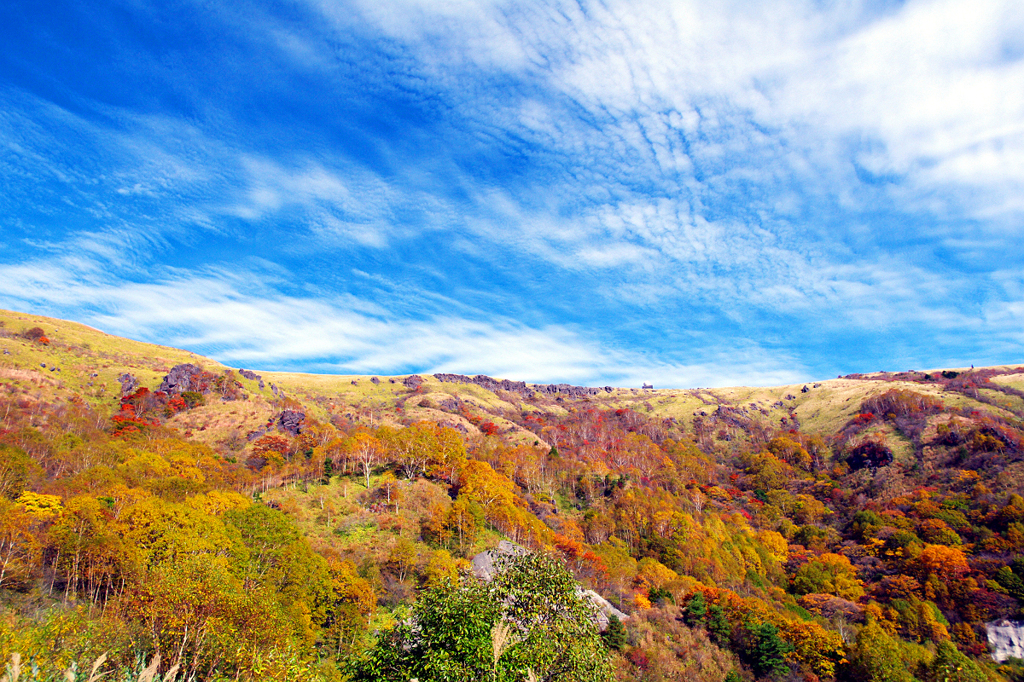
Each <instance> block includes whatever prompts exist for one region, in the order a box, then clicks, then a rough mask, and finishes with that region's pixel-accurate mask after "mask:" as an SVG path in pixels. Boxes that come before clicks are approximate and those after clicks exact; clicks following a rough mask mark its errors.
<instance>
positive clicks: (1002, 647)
mask: <svg viewBox="0 0 1024 682" xmlns="http://www.w3.org/2000/svg"><path fill="white" fill-rule="evenodd" d="M985 630H986V631H987V632H988V644H989V646H990V647H991V648H992V658H993V659H995V660H996V662H997V663H1002V662H1003V661H1005V660H1006V659H1008V658H1024V623H1021V622H1015V621H1011V620H1000V621H993V622H991V623H985Z"/></svg>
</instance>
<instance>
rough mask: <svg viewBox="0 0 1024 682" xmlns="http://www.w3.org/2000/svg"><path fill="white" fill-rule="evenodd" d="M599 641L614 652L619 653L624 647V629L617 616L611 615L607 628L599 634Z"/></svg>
mask: <svg viewBox="0 0 1024 682" xmlns="http://www.w3.org/2000/svg"><path fill="white" fill-rule="evenodd" d="M601 639H603V640H604V644H605V646H607V647H608V648H609V649H612V650H614V651H620V650H621V649H622V647H624V646H625V645H626V628H625V627H623V625H622V621H621V620H619V617H618V616H616V615H614V614H613V615H612V616H611V617H610V618H609V619H608V628H607V629H606V630H605V631H604V632H603V633H602V634H601Z"/></svg>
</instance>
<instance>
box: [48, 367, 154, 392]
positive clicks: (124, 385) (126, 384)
mask: <svg viewBox="0 0 1024 682" xmlns="http://www.w3.org/2000/svg"><path fill="white" fill-rule="evenodd" d="M43 367H46V365H45V364H44V365H43ZM117 380H118V381H120V382H121V395H122V396H126V395H131V394H132V393H135V391H137V390H139V380H138V379H136V378H135V377H133V376H132V375H131V374H129V373H128V372H125V373H124V374H122V375H120V376H118V377H117Z"/></svg>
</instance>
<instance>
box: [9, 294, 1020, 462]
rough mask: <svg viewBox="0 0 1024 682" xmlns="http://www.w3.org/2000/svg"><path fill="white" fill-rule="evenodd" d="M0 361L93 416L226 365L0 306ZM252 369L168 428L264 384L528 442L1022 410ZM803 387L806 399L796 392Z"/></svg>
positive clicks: (323, 411) (849, 390) (214, 420)
mask: <svg viewBox="0 0 1024 682" xmlns="http://www.w3.org/2000/svg"><path fill="white" fill-rule="evenodd" d="M32 327H41V328H42V329H43V330H44V332H45V333H46V334H47V336H48V337H49V339H50V344H49V345H42V344H39V343H35V342H32V341H29V340H27V339H25V338H22V336H21V335H22V334H23V333H24V332H25V331H26V330H27V329H30V328H32ZM0 353H2V354H0V384H6V385H16V386H20V387H21V390H22V391H23V392H24V393H26V394H30V395H31V396H32V397H34V398H35V399H40V400H42V399H49V398H53V397H62V398H65V399H66V398H69V397H70V396H71V395H75V394H77V395H78V396H80V397H82V398H83V399H85V400H86V401H88V402H89V403H90V404H91V405H92V406H93V407H94V408H96V409H98V410H99V411H100V412H101V413H109V412H111V411H113V410H115V409H116V407H117V400H118V398H119V397H120V383H119V382H118V379H117V377H118V375H120V374H122V373H124V372H128V373H131V374H132V375H134V376H135V377H137V378H138V379H139V381H140V382H141V384H142V385H143V386H146V387H149V388H151V389H152V388H156V386H158V385H159V384H160V382H161V380H162V379H163V377H164V375H165V374H166V373H167V372H168V370H170V368H171V367H173V366H174V365H177V364H181V363H193V364H196V365H199V366H200V367H203V368H204V369H206V370H208V371H211V372H215V373H220V372H223V371H225V370H226V369H228V368H227V367H226V366H225V365H223V364H221V363H219V362H217V361H215V360H211V359H209V358H206V357H202V356H199V355H197V354H195V353H192V352H189V351H187V350H182V349H177V348H171V347H168V346H161V345H155V344H149V343H143V342H140V341H133V340H131V339H126V338H121V337H117V336H113V335H110V334H106V333H104V332H102V331H99V330H97V329H94V328H92V327H89V326H86V325H83V324H78V323H75V322H70V321H67V320H60V319H54V318H48V317H42V316H38V315H31V314H27V313H20V312H14V311H7V310H0ZM254 371H256V372H258V373H259V374H260V375H261V376H262V377H263V380H264V384H265V386H264V388H263V389H262V390H261V389H260V388H259V386H258V384H257V382H255V381H251V380H248V379H243V378H240V381H241V382H242V384H243V385H244V387H245V391H246V399H245V400H242V401H233V402H230V403H219V402H218V403H216V404H210V405H207V406H204V407H202V408H199V409H196V410H192V411H190V412H188V413H187V414H182V415H179V416H177V417H175V419H174V420H172V422H171V423H170V425H171V426H174V427H175V428H178V429H179V430H181V431H185V432H188V433H190V434H191V435H192V437H195V438H197V439H199V440H204V441H210V442H211V444H213V443H214V442H216V441H217V440H222V439H224V438H226V437H230V435H231V432H232V431H234V432H235V433H245V432H247V431H250V430H252V429H254V428H256V427H258V426H259V425H260V424H263V423H266V421H267V419H270V418H271V417H272V416H273V415H274V414H276V413H277V412H278V411H280V409H282V405H283V404H284V403H286V402H287V400H285V399H282V398H281V397H280V394H278V395H275V394H274V393H273V392H272V390H271V388H270V387H271V385H272V384H273V385H274V386H276V387H277V388H278V389H280V390H282V391H283V392H284V395H285V396H287V398H288V399H293V400H294V401H296V402H297V403H298V404H299V405H301V406H302V408H303V409H305V410H306V411H307V413H310V414H311V415H313V416H315V417H317V418H318V419H329V418H330V417H331V416H333V415H341V416H344V417H346V418H348V419H351V420H354V421H358V422H361V423H367V424H369V425H379V424H382V423H398V422H400V421H410V420H411V421H415V420H418V419H425V420H430V421H437V422H443V423H448V424H451V425H460V426H462V427H463V428H464V429H466V430H467V431H471V432H472V431H475V430H476V427H474V426H473V424H472V423H471V422H470V419H469V418H473V419H475V420H476V421H479V419H486V420H487V421H492V422H494V423H495V424H496V425H497V426H498V427H499V428H500V429H502V430H503V431H506V430H507V431H509V433H510V434H511V435H512V436H513V437H514V438H516V437H518V438H521V439H523V440H524V441H526V440H528V441H530V442H532V441H533V440H536V436H535V435H534V434H532V433H530V432H528V431H525V430H523V429H521V428H519V427H518V426H516V425H515V424H514V423H513V421H512V420H513V419H515V418H516V417H518V416H519V415H521V414H523V413H524V412H538V411H543V412H548V413H556V414H565V413H566V411H567V410H581V409H617V408H622V407H628V408H631V409H634V410H637V411H639V412H642V413H645V414H647V415H649V416H651V417H657V418H672V419H675V420H676V421H677V422H679V423H681V424H685V425H686V426H687V428H690V427H692V424H693V421H694V419H695V418H696V417H701V416H702V413H703V415H711V414H713V413H714V412H715V411H716V410H717V409H718V408H719V406H725V407H728V408H735V409H740V410H744V414H746V415H748V416H749V417H750V418H751V419H753V420H755V421H760V422H762V423H764V424H765V425H766V426H771V427H774V428H778V427H779V426H780V424H782V422H781V420H782V419H790V418H791V416H792V415H795V416H796V418H797V420H798V421H799V424H800V428H801V429H802V430H803V431H805V432H808V433H835V432H836V431H837V430H838V429H839V428H840V427H842V425H843V424H845V423H846V422H847V421H848V420H849V419H851V418H852V417H853V416H855V415H856V414H857V413H858V412H859V410H860V405H861V403H862V402H863V401H864V400H865V399H867V398H869V397H871V396H873V395H877V394H879V393H882V392H885V391H888V390H890V389H893V388H905V389H909V390H913V391H916V392H918V393H924V394H927V395H931V396H934V397H937V398H940V399H941V400H942V401H943V402H945V403H946V404H947V405H948V406H950V407H969V408H971V409H979V408H983V409H985V410H987V411H989V412H997V413H999V412H1002V413H1003V416H1012V412H1013V411H1016V412H1020V411H1021V410H1024V401H1022V400H1021V399H1019V398H1016V397H1014V396H1007V395H1005V394H998V393H996V392H995V391H985V395H987V394H988V393H991V394H992V395H991V396H989V397H990V398H992V399H994V400H995V402H996V403H997V406H993V405H982V404H981V403H979V402H977V401H974V400H973V399H971V398H968V397H966V396H964V395H962V394H959V393H952V392H949V391H944V390H943V386H942V385H941V384H939V383H935V384H928V383H917V382H901V381H876V380H870V379H867V378H840V379H829V380H823V381H817V382H813V381H812V382H808V383H807V384H792V385H788V386H770V387H743V386H737V387H729V388H715V389H657V390H650V389H648V390H641V389H635V388H618V389H615V390H613V391H612V392H610V393H604V392H602V393H601V394H599V395H597V396H590V397H587V398H583V399H579V400H570V399H568V398H565V399H563V400H557V399H556V397H554V396H548V395H543V396H538V397H535V398H533V399H526V398H524V397H523V396H520V395H518V394H513V393H508V392H506V391H500V390H499V391H497V392H493V391H490V390H488V389H485V388H483V387H480V386H477V385H475V384H457V383H442V382H440V381H438V380H437V379H435V378H434V377H433V376H431V375H427V374H424V375H421V376H422V379H423V380H424V383H423V387H422V389H421V390H420V391H418V392H417V393H416V394H415V395H413V394H412V392H411V391H410V389H409V388H408V387H406V386H405V385H404V383H403V380H404V379H405V378H406V377H405V376H397V377H395V376H391V377H389V376H378V377H377V381H376V382H374V381H371V377H368V376H355V375H329V374H305V373H298V372H274V371H264V370H259V369H255V370H254ZM993 381H997V382H1000V383H1003V384H1004V385H1007V386H1011V387H1014V388H1024V373H1016V374H1007V375H1003V376H999V377H996V378H995V379H993ZM805 386H806V388H807V390H806V391H804V390H802V389H804V387H805ZM983 390H984V389H983ZM450 399H457V401H458V402H459V403H460V409H459V410H452V409H441V407H440V406H441V405H442V404H443V403H445V402H446V401H449V400H450ZM1004 403H1005V405H1004ZM999 406H1004V408H1005V409H1002V410H1001V409H1000V407H999ZM467 417H468V418H467Z"/></svg>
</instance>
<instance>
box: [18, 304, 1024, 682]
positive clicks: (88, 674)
mask: <svg viewBox="0 0 1024 682" xmlns="http://www.w3.org/2000/svg"><path fill="white" fill-rule="evenodd" d="M0 414H2V415H3V421H2V423H0V661H4V662H6V665H7V668H6V672H5V678H4V679H8V680H14V679H19V676H20V679H39V680H50V679H53V680H56V679H62V680H63V679H71V680H77V679H82V680H86V679H89V680H93V679H98V678H96V677H95V676H96V675H100V674H104V675H106V676H105V677H103V679H117V680H136V679H156V677H157V676H159V677H160V679H165V680H168V681H169V680H228V679H231V680H237V679H245V680H263V679H274V680H325V681H326V680H409V679H416V680H419V682H427V681H428V680H477V679H481V680H483V679H487V680H502V681H510V682H511V681H519V680H528V679H534V680H567V681H570V682H571V681H573V680H580V681H589V680H594V681H598V680H600V681H604V680H650V681H655V680H678V679H686V680H707V681H709V682H721V681H722V680H729V682H736V681H738V680H754V679H776V680H790V679H791V680H809V681H810V680H906V681H908V682H909V681H911V680H914V679H918V680H929V681H930V680H1024V662H1022V661H1021V660H1020V658H1019V657H1020V656H1021V655H1024V649H1022V648H1021V645H1020V643H1019V642H1020V639H1019V631H1018V630H1017V629H1016V628H1017V626H1016V625H1015V623H1016V619H1018V618H1019V617H1020V616H1021V615H1022V611H1021V609H1022V606H1024V497H1022V495H1024V366H1021V367H1017V366H1002V367H979V368H973V367H970V368H955V367H951V368H934V369H924V368H922V369H920V370H906V371H900V372H876V373H871V374H851V375H847V376H843V377H838V378H833V379H821V380H819V381H811V382H808V383H806V384H796V385H790V386H776V387H733V388H713V389H705V388H693V389H665V388H660V387H658V386H657V385H655V387H654V388H640V387H626V388H623V387H578V386H569V385H564V384H558V385H552V384H544V385H540V384H527V383H524V382H519V381H515V380H514V379H504V378H491V377H483V376H474V377H470V376H463V375H456V374H419V375H409V376H333V375H316V374H298V373H284V372H270V371H263V370H260V369H257V368H232V367H226V366H224V365H221V364H220V363H218V362H215V361H213V360H210V359H208V358H205V357H201V356H199V355H196V354H194V353H191V352H188V351H186V350H179V349H174V348H170V347H166V346H157V345H152V344H146V343H141V342H136V341H132V340H129V339H123V338H118V337H114V336H110V335H107V334H104V333H102V332H100V331H98V330H95V329H92V328H90V327H87V326H84V325H81V324H77V323H75V322H71V321H65V320H57V319H51V318H44V317H39V316H35V315H30V314H27V313H19V312H11V311H0ZM499 547H501V548H505V549H504V550H502V551H498V548H499ZM508 548H511V549H508ZM484 552H490V553H491V554H489V555H488V556H490V557H492V558H493V559H494V560H495V561H496V565H497V567H498V568H497V572H496V574H495V575H493V576H490V577H489V578H488V579H487V580H483V579H481V578H480V577H479V574H478V572H475V571H474V563H473V562H474V560H475V559H476V558H478V557H480V556H481V555H482V553H484ZM586 591H593V592H594V593H596V594H597V595H600V596H601V597H602V598H603V600H607V603H609V604H610V605H611V606H612V607H614V610H615V613H616V614H618V615H616V617H614V618H611V619H609V618H607V617H602V618H598V617H596V614H595V609H594V603H595V602H594V601H592V600H589V599H587V598H585V596H584V595H585V594H586ZM609 612H610V611H609ZM619 616H621V618H620V617H619ZM97 662H99V664H98V665H96V664H97ZM94 666H96V667H95V668H94ZM146 675H149V677H148V678H146V677H145V676H146Z"/></svg>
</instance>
